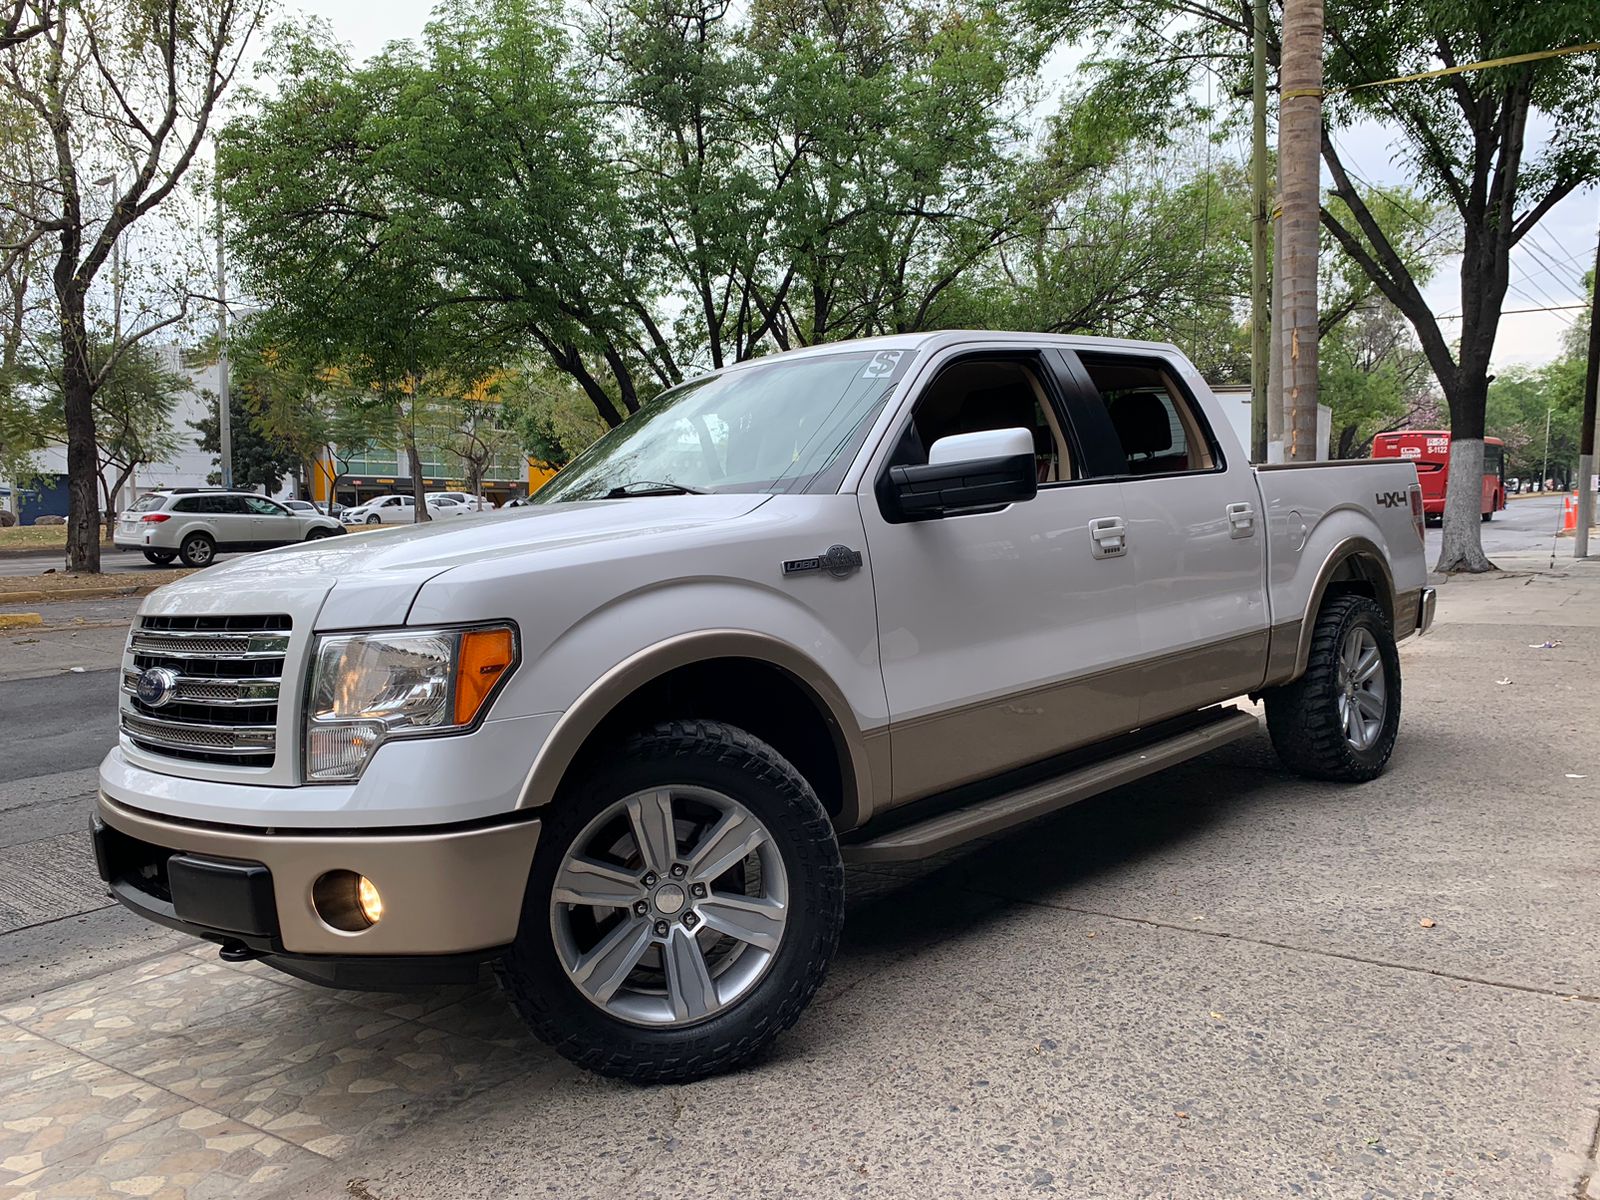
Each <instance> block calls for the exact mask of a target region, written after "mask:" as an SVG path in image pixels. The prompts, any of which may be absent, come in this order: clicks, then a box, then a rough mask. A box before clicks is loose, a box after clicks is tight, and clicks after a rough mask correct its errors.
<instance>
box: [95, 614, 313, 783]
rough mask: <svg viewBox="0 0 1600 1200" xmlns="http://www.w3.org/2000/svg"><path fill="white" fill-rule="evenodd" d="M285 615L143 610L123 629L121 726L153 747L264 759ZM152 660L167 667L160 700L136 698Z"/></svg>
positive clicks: (180, 754) (233, 759)
mask: <svg viewBox="0 0 1600 1200" xmlns="http://www.w3.org/2000/svg"><path fill="white" fill-rule="evenodd" d="M290 625H291V623H290V620H289V618H288V617H287V616H282V615H272V616H238V617H213V616H203V617H200V616H197V617H142V618H140V619H139V621H138V622H137V623H136V624H135V625H134V627H133V630H132V632H131V633H130V634H129V635H128V652H129V654H130V655H131V656H132V660H133V661H132V665H131V666H124V668H123V672H122V691H123V694H124V695H125V696H126V698H127V699H126V702H125V704H124V706H123V708H122V731H123V732H124V733H125V734H127V736H128V737H129V738H130V739H132V741H133V743H134V744H135V745H136V746H138V747H140V748H141V749H143V750H146V751H148V752H149V753H152V754H161V755H165V756H167V757H169V758H183V759H189V760H191V761H200V762H214V763H226V764H230V765H236V766H250V767H269V766H271V765H272V763H273V760H274V758H275V756H276V754H277V725H278V699H279V695H280V692H281V689H282V686H283V664H284V659H285V657H286V656H287V654H288V650H289V633H290ZM152 667H163V668H166V670H168V671H170V672H171V673H172V676H173V678H172V679H170V680H168V681H167V682H168V683H169V684H170V685H171V686H170V687H169V694H168V696H167V698H166V699H165V700H164V701H163V702H162V703H161V704H159V705H151V704H147V703H146V702H145V701H143V700H141V699H140V698H139V694H138V685H139V678H140V676H141V675H143V674H144V672H145V671H147V670H149V669H150V668H152Z"/></svg>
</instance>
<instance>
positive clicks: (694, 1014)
mask: <svg viewBox="0 0 1600 1200" xmlns="http://www.w3.org/2000/svg"><path fill="white" fill-rule="evenodd" d="M662 956H663V958H664V959H665V960H666V965H667V996H668V998H669V999H670V1000H671V1001H672V1015H673V1016H674V1017H676V1018H677V1019H678V1020H680V1021H692V1020H696V1019H698V1018H700V1017H704V1016H709V1015H710V1014H711V1013H713V1012H715V1011H716V1010H717V1009H718V1008H719V1007H721V1001H719V1000H718V999H717V986H716V984H714V983H712V982H711V972H710V971H709V970H708V969H707V968H706V956H705V955H704V954H703V953H701V951H700V943H699V942H697V941H696V940H695V937H694V935H693V934H692V933H690V932H689V931H688V930H687V929H684V928H683V927H682V926H677V927H675V928H674V929H673V931H672V936H671V937H669V938H668V939H667V944H666V948H665V950H664V951H663V955H662Z"/></svg>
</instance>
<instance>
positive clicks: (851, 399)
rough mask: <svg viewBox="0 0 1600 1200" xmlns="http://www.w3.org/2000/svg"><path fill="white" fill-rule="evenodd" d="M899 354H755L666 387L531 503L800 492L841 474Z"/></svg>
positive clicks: (903, 361) (905, 355) (898, 368)
mask: <svg viewBox="0 0 1600 1200" xmlns="http://www.w3.org/2000/svg"><path fill="white" fill-rule="evenodd" d="M910 359H911V354H910V352H909V351H903V350H879V351H867V350H860V351H853V352H846V353H842V354H829V355H826V356H818V357H815V358H809V357H808V358H800V359H778V360H774V361H772V362H768V363H763V362H761V361H759V360H757V361H756V362H753V363H748V364H745V365H742V366H738V367H734V368H732V369H730V370H728V371H725V372H723V373H722V374H720V375H712V376H708V377H706V378H704V379H696V380H692V381H690V382H689V383H686V384H684V385H683V386H681V387H678V388H674V389H672V390H671V391H669V392H663V393H662V394H661V395H659V396H657V397H656V398H655V399H654V400H652V401H650V403H648V404H646V405H645V406H644V407H643V408H641V409H640V410H639V411H638V412H637V413H635V414H634V415H633V416H632V417H630V418H629V419H628V420H627V421H625V422H623V424H621V425H619V426H618V427H617V428H615V429H613V430H612V431H611V432H610V433H608V434H606V435H605V436H604V437H602V438H601V439H600V440H599V441H597V442H596V443H595V444H594V445H593V446H591V447H589V449H587V450H585V451H584V452H583V453H582V454H581V455H579V456H578V458H577V459H575V460H574V461H573V463H572V464H571V465H570V466H569V467H567V468H566V470H564V471H562V472H561V473H560V474H559V475H557V476H556V477H555V478H554V479H553V480H551V481H550V483H549V484H547V485H546V486H545V487H543V488H541V489H540V490H539V494H538V495H537V497H535V500H534V502H535V503H537V504H553V503H557V502H560V501H563V500H598V499H603V498H605V497H607V496H609V495H613V494H615V495H623V494H626V493H627V492H628V491H630V490H631V491H637V492H645V493H648V492H650V491H651V490H655V489H674V488H682V489H684V490H686V491H704V492H801V491H805V490H806V489H807V488H808V487H810V486H812V484H813V483H817V484H819V485H823V484H825V483H826V482H827V481H830V480H832V477H833V476H834V475H835V474H840V473H842V470H843V467H844V466H845V465H847V464H848V462H849V460H850V457H851V456H852V455H853V454H854V452H855V450H856V448H857V447H859V445H860V442H861V439H862V438H864V437H865V436H866V431H867V428H868V426H870V425H871V423H872V418H873V417H874V416H875V415H876V414H877V413H878V411H879V409H880V408H881V407H882V405H883V402H884V400H885V399H886V398H887V397H888V395H889V391H890V389H891V388H892V387H893V386H894V384H895V383H896V382H897V381H898V379H899V377H900V374H901V372H902V371H903V370H904V369H905V367H907V366H909V365H910Z"/></svg>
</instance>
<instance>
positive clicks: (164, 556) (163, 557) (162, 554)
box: [144, 550, 178, 567]
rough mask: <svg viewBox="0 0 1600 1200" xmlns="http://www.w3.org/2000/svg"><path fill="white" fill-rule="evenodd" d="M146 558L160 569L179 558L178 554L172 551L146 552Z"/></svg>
mask: <svg viewBox="0 0 1600 1200" xmlns="http://www.w3.org/2000/svg"><path fill="white" fill-rule="evenodd" d="M144 556H145V558H147V559H149V560H150V561H151V562H153V563H155V565H156V566H158V567H164V566H166V565H167V564H168V563H169V562H171V561H172V560H173V559H174V558H176V557H178V556H177V553H176V552H175V551H172V550H146V551H145V552H144Z"/></svg>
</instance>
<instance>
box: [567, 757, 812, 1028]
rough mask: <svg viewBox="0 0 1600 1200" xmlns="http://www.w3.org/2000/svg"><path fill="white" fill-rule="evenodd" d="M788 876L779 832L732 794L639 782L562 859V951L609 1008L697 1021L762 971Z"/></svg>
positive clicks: (783, 907) (780, 924)
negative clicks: (644, 787) (640, 787)
mask: <svg viewBox="0 0 1600 1200" xmlns="http://www.w3.org/2000/svg"><path fill="white" fill-rule="evenodd" d="M788 882H789V881H788V876H787V873H786V872H785V870H784V865H783V860H782V857H781V855H780V854H779V852H778V848H777V845H776V844H775V843H774V841H773V838H772V835H771V833H770V832H769V831H768V830H767V828H766V827H765V826H764V825H763V824H762V823H761V822H760V821H759V820H758V819H757V818H756V816H755V815H754V814H753V813H752V812H751V811H750V810H749V809H748V808H746V807H745V806H744V805H743V804H741V803H739V801H737V800H735V799H733V798H732V797H731V796H727V795H724V794H722V793H721V792H716V791H712V790H710V789H708V788H701V787H689V786H673V787H662V788H655V789H651V790H649V791H643V792H636V793H634V794H633V795H630V796H627V797H625V798H623V799H622V800H619V801H617V802H616V803H615V804H612V805H611V806H609V807H608V808H606V809H605V810H604V811H603V812H602V813H600V815H599V816H597V817H596V818H595V819H594V820H593V821H591V822H589V824H588V825H587V826H586V827H585V828H584V830H583V831H582V832H581V833H580V834H579V835H578V836H577V837H576V838H575V839H574V840H573V842H572V845H571V846H570V847H569V848H568V850H567V853H566V855H565V857H563V859H562V861H561V865H560V868H559V869H558V871H557V873H556V877H555V885H554V888H553V890H552V892H551V899H550V929H551V934H552V937H553V940H554V944H555V950H556V954H557V957H558V958H559V959H560V962H561V965H562V967H563V969H564V970H565V971H566V974H567V978H568V979H569V980H571V982H572V984H573V986H574V987H576V988H577V989H578V991H579V992H581V993H582V994H583V996H584V997H585V998H586V999H587V1000H589V1002H590V1003H592V1004H594V1005H595V1006H596V1007H598V1008H600V1009H601V1010H602V1011H604V1012H606V1013H607V1014H609V1015H610V1016H612V1017H615V1018H617V1019H619V1020H622V1021H627V1022H629V1023H631V1024H636V1025H649V1026H656V1027H661V1026H681V1025H692V1024H695V1023H696V1022H699V1021H703V1020H706V1019H707V1018H709V1017H712V1016H715V1015H716V1014H717V1013H719V1012H721V1011H723V1010H724V1009H726V1008H728V1007H729V1006H730V1005H732V1004H734V1003H736V1002H737V1001H738V1000H740V999H741V998H742V997H744V996H745V995H746V994H748V993H749V992H750V990H751V989H752V988H754V987H755V986H756V984H757V983H759V982H760V980H761V978H762V976H763V975H765V973H766V971H767V968H768V966H769V965H770V964H771V963H772V960H773V958H774V956H775V955H776V953H777V951H778V947H779V944H780V943H781V942H782V940H783V934H784V929H785V926H786V925H787V922H788V912H789V908H788V891H789V887H788Z"/></svg>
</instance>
